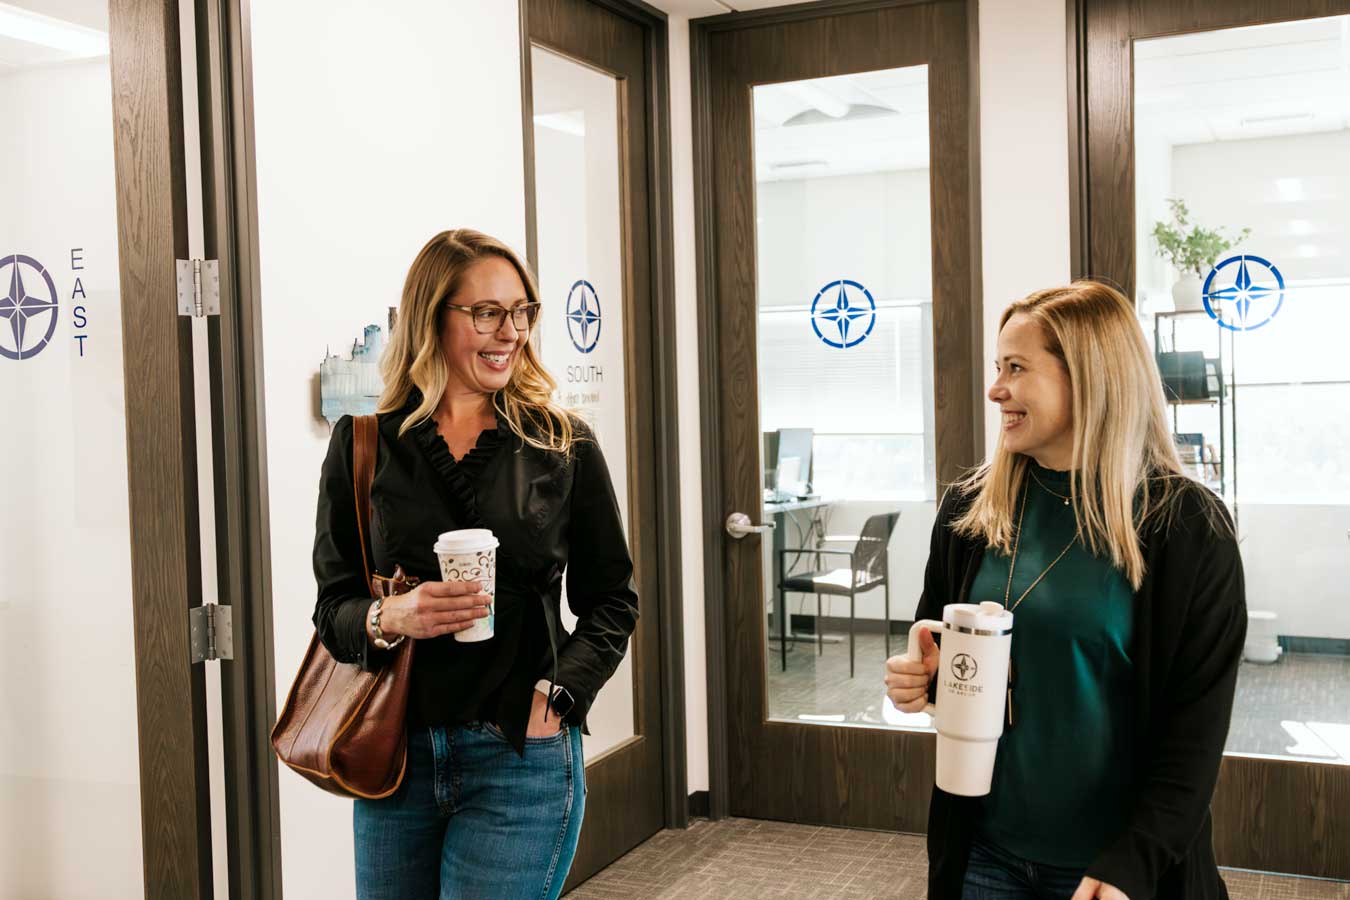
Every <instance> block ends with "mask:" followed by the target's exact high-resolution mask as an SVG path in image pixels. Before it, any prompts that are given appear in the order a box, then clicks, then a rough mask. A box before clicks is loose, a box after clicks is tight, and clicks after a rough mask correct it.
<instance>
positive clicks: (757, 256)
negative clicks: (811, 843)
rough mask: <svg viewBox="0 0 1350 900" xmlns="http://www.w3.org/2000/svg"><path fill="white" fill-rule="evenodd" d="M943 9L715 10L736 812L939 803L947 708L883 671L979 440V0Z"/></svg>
mask: <svg viewBox="0 0 1350 900" xmlns="http://www.w3.org/2000/svg"><path fill="white" fill-rule="evenodd" d="M927 9H928V8H927V7H914V6H899V5H897V6H895V7H892V8H883V9H879V10H873V11H868V12H848V13H842V12H841V13H832V14H821V13H820V12H818V11H811V12H800V11H799V12H793V11H785V12H784V13H782V14H781V16H779V17H778V20H777V21H775V20H773V19H770V20H769V21H768V22H765V21H764V20H757V21H755V22H753V23H751V24H745V25H742V26H741V27H739V28H735V27H731V26H724V27H723V28H719V29H718V30H716V31H711V32H710V33H708V34H707V36H706V57H707V59H708V66H707V70H706V73H705V77H706V81H707V88H706V94H707V96H708V97H709V104H708V106H709V108H708V110H707V117H706V118H705V119H704V120H703V121H702V122H700V123H699V124H700V126H701V128H702V129H704V130H703V131H702V132H701V134H700V136H699V138H698V140H699V141H700V142H706V146H707V147H708V148H709V152H708V155H707V158H706V160H705V162H704V172H703V174H702V176H701V178H702V179H703V182H704V185H705V194H704V196H703V198H702V200H703V203H704V204H705V210H706V212H705V213H704V215H705V216H706V217H707V219H708V220H709V221H711V222H712V226H711V229H710V231H711V238H710V241H709V242H710V244H711V248H710V251H709V252H710V253H711V254H712V258H713V260H714V272H715V274H714V277H713V279H712V289H711V290H710V292H709V297H708V298H707V302H706V303H705V305H704V307H703V310H702V314H703V316H705V317H707V318H710V319H713V320H715V326H714V327H713V329H710V330H712V332H713V336H712V340H711V342H710V343H709V344H707V345H705V351H706V353H707V354H708V356H709V357H711V358H712V360H713V361H714V365H713V367H712V371H711V372H709V373H707V374H705V376H704V377H706V378H710V379H711V381H712V383H713V384H715V385H716V386H717V387H716V393H717V403H718V404H719V405H720V413H719V419H718V420H717V421H705V425H704V427H705V430H706V431H707V432H708V433H709V435H710V439H711V440H713V441H714V442H715V448H714V452H715V454H716V459H717V465H718V466H719V468H720V471H721V484H722V491H721V496H720V497H719V498H718V502H719V504H720V512H719V516H720V520H719V523H718V524H719V526H720V525H721V524H722V521H725V522H726V532H725V534H726V537H725V538H724V539H723V541H722V545H721V547H720V548H718V552H719V554H720V558H721V560H722V569H723V571H724V572H725V578H724V581H723V590H724V592H725V593H724V598H723V604H724V607H725V609H724V619H725V624H724V626H723V627H724V629H725V641H726V644H727V647H728V652H727V656H726V661H725V664H726V674H725V690H726V710H725V714H726V722H727V727H726V733H727V747H726V751H727V754H728V759H729V785H728V797H729V808H728V811H729V812H730V813H731V814H733V815H744V816H752V817H757V818H776V819H785V820H790V821H799V822H816V823H822V824H837V825H851V826H859V827H869V828H885V829H893V830H907V831H922V830H924V827H925V825H924V823H925V822H926V819H927V809H928V802H927V797H928V791H929V788H930V787H931V784H932V777H933V741H932V738H931V737H930V736H929V735H930V733H931V727H930V726H931V722H930V719H929V717H928V716H926V715H923V714H918V715H904V714H901V713H899V712H897V711H896V710H895V708H894V707H893V706H891V704H890V702H889V701H888V700H887V699H886V697H885V685H884V683H883V681H882V678H883V676H884V674H885V660H886V658H887V656H888V655H890V654H893V653H898V652H901V651H902V650H903V649H904V646H905V635H906V634H907V632H908V623H909V622H910V621H912V620H913V617H914V608H915V605H916V603H917V601H918V598H919V594H920V592H921V589H922V580H923V572H924V566H925V563H926V561H927V548H928V545H929V535H930V533H931V530H932V526H933V521H934V517H935V514H936V505H937V500H938V497H939V491H940V486H941V485H942V484H944V483H946V482H949V481H950V480H952V479H953V478H954V476H955V475H956V473H957V472H958V471H959V470H960V468H961V467H963V466H966V465H969V464H972V463H974V462H976V461H977V460H978V459H979V456H980V453H981V449H982V439H981V438H980V436H979V435H978V434H977V433H976V429H977V427H978V422H979V420H980V416H979V414H978V406H977V405H976V403H977V396H978V387H977V385H976V373H977V372H978V370H979V368H978V366H977V365H976V362H975V359H974V356H973V351H972V348H973V346H974V343H975V335H976V334H977V333H978V331H977V329H978V325H977V323H978V321H979V317H978V315H975V314H974V311H975V309H977V306H976V305H975V304H977V303H978V300H979V295H978V293H975V292H972V286H973V285H974V284H977V283H978V276H977V275H972V272H974V271H976V270H977V268H978V262H977V259H978V254H977V253H976V252H975V251H974V248H973V247H972V244H971V241H970V234H969V232H968V231H967V230H966V229H965V226H964V224H962V223H965V222H968V221H969V217H970V211H971V210H972V209H973V208H974V205H975V203H976V202H977V198H976V197H975V196H974V195H973V193H972V191H971V190H970V187H969V185H970V182H969V172H970V166H971V165H972V164H973V163H974V160H973V159H972V158H971V156H970V154H969V148H968V145H967V143H966V127H967V118H966V117H967V115H968V110H969V107H968V105H967V97H968V93H967V92H968V90H969V89H970V86H969V85H968V84H967V82H966V72H967V69H966V53H967V43H966V37H965V29H966V25H967V23H966V21H965V18H964V13H963V12H962V11H961V8H959V7H958V6H956V5H954V4H948V5H944V6H941V7H933V8H932V9H935V10H936V9H941V10H942V11H943V15H942V16H941V17H939V19H938V20H937V21H939V22H940V24H939V25H937V26H936V28H928V27H924V28H919V27H917V22H918V21H920V19H921V18H922V17H923V16H925V15H926V12H925V10H927ZM924 21H927V20H924ZM824 43H829V44H830V46H832V47H836V48H837V50H836V52H832V53H830V54H828V61H823V60H822V58H821V54H819V52H818V48H819V47H820V46H822V44H824ZM705 259H706V257H705ZM747 525H748V526H750V527H751V528H752V529H754V531H752V532H750V533H747V532H746V531H745V530H744V529H743V527H741V526H747ZM719 530H720V529H719ZM755 531H757V532H758V533H755ZM710 550H711V548H710ZM710 627H711V626H710ZM718 680H719V679H718V678H717V676H716V674H710V681H711V682H713V683H714V684H716V683H717V682H718ZM715 714H716V713H715ZM717 757H718V754H717V752H716V749H715V750H714V756H713V758H714V768H716V765H717V763H716V760H717ZM715 788H716V786H715ZM714 805H716V799H715V798H714Z"/></svg>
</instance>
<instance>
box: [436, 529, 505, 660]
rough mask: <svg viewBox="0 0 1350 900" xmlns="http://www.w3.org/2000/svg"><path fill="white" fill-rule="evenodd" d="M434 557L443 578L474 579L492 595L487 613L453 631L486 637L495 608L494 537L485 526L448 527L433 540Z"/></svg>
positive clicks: (462, 638)
mask: <svg viewBox="0 0 1350 900" xmlns="http://www.w3.org/2000/svg"><path fill="white" fill-rule="evenodd" d="M434 549H435V551H436V558H437V559H438V560H440V563H441V580H442V581H477V582H480V583H482V585H483V593H484V594H487V595H488V596H489V597H490V598H492V599H491V601H490V602H489V603H488V614H487V615H486V616H484V617H482V618H480V619H474V620H473V625H472V626H470V627H469V628H466V629H464V630H463V631H456V632H455V640H457V641H465V642H471V641H486V640H487V639H489V638H490V637H492V635H493V633H494V632H493V620H495V619H496V617H497V616H496V612H497V538H496V537H494V536H493V534H492V532H491V531H490V530H488V529H486V528H463V529H460V530H458V531H447V532H445V533H444V534H442V535H441V536H440V537H439V538H438V539H437V540H436V546H435V548H434Z"/></svg>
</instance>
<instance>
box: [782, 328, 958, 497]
mask: <svg viewBox="0 0 1350 900" xmlns="http://www.w3.org/2000/svg"><path fill="white" fill-rule="evenodd" d="M878 306H879V309H878V312H877V315H876V323H875V325H874V327H873V330H872V333H871V334H870V335H869V336H868V338H867V340H866V341H865V342H863V343H862V344H859V345H857V346H856V347H853V348H849V350H847V351H845V352H841V351H840V350H839V349H838V348H835V347H831V346H830V345H828V344H826V343H824V342H823V341H821V339H820V337H819V336H818V335H817V334H816V331H815V330H814V329H812V328H811V327H810V324H809V323H810V316H811V312H810V308H809V307H805V306H801V307H796V306H784V307H776V308H762V309H761V311H760V317H759V328H760V330H759V343H760V348H761V350H760V364H759V380H760V387H759V397H760V421H761V423H762V426H763V430H765V431H774V430H777V429H779V428H796V427H812V428H813V429H814V432H815V441H814V444H813V450H814V456H813V465H812V469H813V472H814V477H813V482H812V490H813V491H814V492H816V493H819V494H821V495H822V496H830V497H847V498H876V499H910V500H918V499H925V498H931V497H932V496H933V494H932V491H933V489H934V480H933V478H932V477H930V473H931V472H932V471H933V469H932V466H931V465H930V466H928V467H927V468H925V465H926V463H927V462H928V460H927V458H926V454H925V447H926V445H927V443H926V426H925V421H926V416H925V410H927V409H931V408H932V384H931V379H926V378H925V372H927V371H929V370H931V367H932V359H931V357H930V354H929V353H928V347H930V346H931V343H932V341H931V338H930V336H929V329H930V327H931V314H930V308H929V305H928V303H927V302H926V301H924V302H911V303H909V304H906V305H888V304H885V303H884V302H883V303H881V304H878Z"/></svg>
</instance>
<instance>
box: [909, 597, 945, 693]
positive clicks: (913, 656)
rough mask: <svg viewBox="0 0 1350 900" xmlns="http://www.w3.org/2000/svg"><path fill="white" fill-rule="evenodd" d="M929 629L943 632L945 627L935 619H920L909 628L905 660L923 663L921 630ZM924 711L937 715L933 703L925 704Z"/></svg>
mask: <svg viewBox="0 0 1350 900" xmlns="http://www.w3.org/2000/svg"><path fill="white" fill-rule="evenodd" d="M920 628H927V629H928V630H929V631H941V630H942V628H943V625H942V623H941V622H938V621H937V620H935V619H920V620H918V621H917V622H915V623H914V624H913V625H911V626H909V644H908V646H906V647H905V658H906V659H908V660H909V661H910V662H922V661H923V650H922V649H921V648H920V647H919V629H920ZM923 711H924V712H926V713H928V714H929V715H930V716H931V715H935V714H936V713H937V707H936V706H934V705H933V704H932V703H926V704H924V707H923Z"/></svg>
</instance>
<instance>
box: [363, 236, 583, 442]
mask: <svg viewBox="0 0 1350 900" xmlns="http://www.w3.org/2000/svg"><path fill="white" fill-rule="evenodd" d="M490 256H496V257H500V258H501V259H504V260H506V261H507V262H509V263H510V264H511V265H512V266H513V267H515V270H516V272H517V274H519V275H520V281H521V283H522V284H524V285H525V297H526V299H527V300H528V301H530V302H532V303H537V302H539V288H538V286H537V285H536V284H535V282H534V278H533V277H532V276H531V275H530V271H529V269H528V268H527V267H526V266H525V264H524V263H523V262H521V260H520V257H518V256H516V254H515V253H514V252H512V250H511V248H509V247H507V246H506V245H505V244H503V243H502V242H501V241H499V240H497V239H496V238H494V237H490V236H488V235H486V234H483V233H482V232H480V231H474V230H473V229H470V228H457V229H455V230H453V231H442V232H441V233H440V234H438V235H436V236H435V237H433V238H432V239H431V240H429V241H427V243H426V246H424V247H423V248H422V249H421V251H420V252H419V253H418V254H417V258H416V259H414V260H413V262H412V266H410V267H409V269H408V277H407V279H406V280H405V281H404V283H403V298H402V300H401V301H400V302H399V307H398V318H397V320H396V321H395V323H394V328H393V334H392V335H391V336H390V341H389V346H388V348H387V349H386V350H385V352H384V356H383V358H382V359H381V360H380V374H381V375H382V376H383V377H384V392H383V393H382V394H381V395H380V402H379V407H378V411H379V412H382V413H384V412H394V411H396V410H400V409H402V408H403V407H404V406H405V405H406V404H407V402H408V398H409V396H410V395H411V394H412V391H413V390H414V389H417V390H419V391H421V394H422V400H421V402H420V403H419V404H418V406H417V408H416V409H415V410H413V411H412V413H410V414H409V416H408V418H407V419H405V420H404V422H403V425H402V426H401V427H400V428H399V434H400V435H401V434H403V433H404V432H406V431H407V430H408V429H410V428H412V427H414V426H416V425H418V424H420V423H421V422H424V421H426V420H427V419H428V418H430V417H431V414H432V413H434V412H435V411H436V406H437V404H438V403H439V402H440V399H441V395H442V394H444V393H445V386H446V384H447V382H448V380H449V375H450V369H449V366H448V365H447V364H446V361H445V354H444V353H443V352H442V350H441V328H442V326H443V324H444V321H445V320H444V316H445V315H447V313H448V310H447V308H446V302H447V301H448V300H449V299H450V298H451V297H453V296H454V295H455V293H456V292H457V291H458V290H459V288H460V284H461V281H462V279H463V277H464V272H465V271H466V270H467V269H468V268H469V267H470V266H471V265H473V264H474V263H476V262H478V261H479V260H481V259H484V258H486V257H490ZM556 387H557V382H555V381H554V380H553V377H552V376H551V375H549V374H548V371H547V370H546V369H545V368H544V366H543V363H541V362H540V360H539V356H538V354H537V353H536V352H535V348H534V344H533V343H532V342H530V341H526V342H525V345H524V346H523V347H522V348H521V351H520V357H519V359H518V360H517V362H516V365H515V367H514V368H513V369H512V370H511V379H510V381H508V382H507V384H506V387H505V388H503V389H502V390H500V391H497V392H496V393H495V394H494V395H493V397H492V403H493V408H494V409H496V411H497V412H498V413H499V414H500V415H501V417H502V418H503V419H504V420H505V421H506V423H507V425H508V426H509V427H510V428H511V430H512V431H513V432H514V433H515V434H516V436H517V437H519V438H520V439H521V440H522V441H524V442H525V443H526V444H529V445H530V446H532V447H537V448H539V449H541V450H555V451H558V452H561V453H567V452H569V451H570V450H571V448H572V445H573V443H574V442H575V441H576V440H577V438H578V434H577V429H576V422H575V420H574V419H573V417H572V415H571V414H569V413H568V412H567V411H566V410H564V409H563V408H562V407H560V406H558V405H557V404H555V403H554V402H553V391H554V389H555V388H556Z"/></svg>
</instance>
